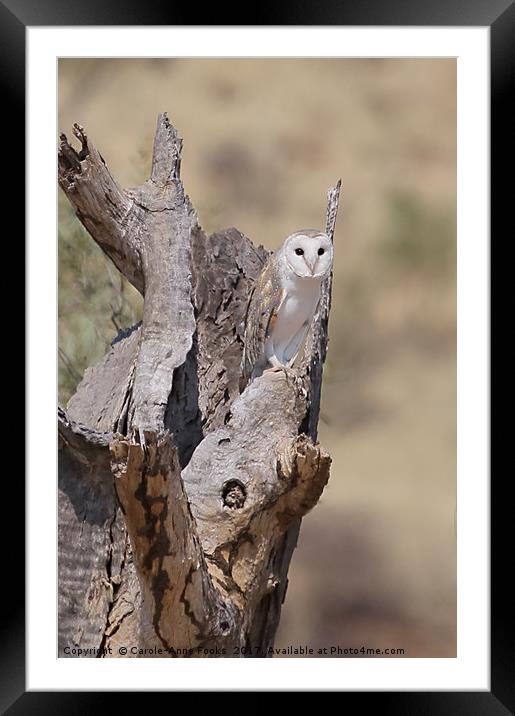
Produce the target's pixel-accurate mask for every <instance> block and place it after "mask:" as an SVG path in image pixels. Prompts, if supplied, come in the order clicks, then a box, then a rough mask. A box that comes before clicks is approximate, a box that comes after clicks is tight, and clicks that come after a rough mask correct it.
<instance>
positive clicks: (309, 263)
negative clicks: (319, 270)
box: [304, 258, 318, 275]
mask: <svg viewBox="0 0 515 716" xmlns="http://www.w3.org/2000/svg"><path fill="white" fill-rule="evenodd" d="M304 261H305V262H306V265H307V267H308V268H309V270H310V271H311V275H313V274H314V273H315V266H316V263H317V261H318V258H316V259H315V260H314V261H308V259H307V258H304Z"/></svg>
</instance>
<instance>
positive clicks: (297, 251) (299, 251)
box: [295, 249, 304, 256]
mask: <svg viewBox="0 0 515 716" xmlns="http://www.w3.org/2000/svg"><path fill="white" fill-rule="evenodd" d="M295 253H296V254H297V256H302V254H303V253H304V249H295Z"/></svg>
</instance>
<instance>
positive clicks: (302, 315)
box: [267, 277, 322, 364]
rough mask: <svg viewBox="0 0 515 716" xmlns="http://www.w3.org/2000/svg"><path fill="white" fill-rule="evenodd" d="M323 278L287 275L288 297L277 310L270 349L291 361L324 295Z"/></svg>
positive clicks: (269, 352)
mask: <svg viewBox="0 0 515 716" xmlns="http://www.w3.org/2000/svg"><path fill="white" fill-rule="evenodd" d="M321 283H322V280H321V279H315V278H312V279H303V278H297V277H295V278H293V277H287V278H285V279H284V284H283V286H284V289H285V297H284V299H283V301H282V303H281V306H280V308H279V311H278V313H277V319H276V321H275V324H274V327H273V330H272V333H271V335H270V342H269V345H268V346H267V353H268V356H267V357H270V355H271V354H275V357H276V358H277V360H278V361H279V362H280V363H282V364H286V363H288V362H289V361H290V360H291V359H292V358H293V357H294V356H295V354H296V353H297V351H298V350H299V347H300V344H302V341H303V340H304V338H305V335H306V333H307V331H308V328H309V326H310V324H311V320H312V318H313V314H314V313H315V310H316V307H317V303H318V299H319V297H320V287H321Z"/></svg>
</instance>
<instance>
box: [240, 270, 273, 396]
mask: <svg viewBox="0 0 515 716" xmlns="http://www.w3.org/2000/svg"><path fill="white" fill-rule="evenodd" d="M275 266H276V260H275V258H274V256H271V257H270V258H269V259H268V261H267V262H266V263H265V265H264V266H263V270H262V271H261V273H260V274H259V276H258V279H257V281H256V283H255V284H254V288H253V289H252V291H251V294H250V297H249V302H248V305H247V315H246V317H245V345H244V347H243V357H242V380H241V382H240V387H241V389H242V390H243V388H244V387H245V385H246V384H247V383H248V381H249V380H250V378H251V376H252V371H253V370H254V367H255V366H256V365H257V364H259V363H262V362H263V361H264V358H265V342H266V339H267V337H268V336H269V335H270V331H271V330H272V328H273V325H274V322H275V319H276V318H277V312H278V311H279V308H280V306H281V303H282V301H283V299H284V289H283V288H282V287H281V285H280V282H279V279H278V277H277V273H276V270H275Z"/></svg>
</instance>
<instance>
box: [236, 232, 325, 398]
mask: <svg viewBox="0 0 515 716" xmlns="http://www.w3.org/2000/svg"><path fill="white" fill-rule="evenodd" d="M332 265H333V244H332V242H331V239H330V238H329V236H328V235H327V234H325V233H324V232H323V231H318V230H316V229H305V230H303V231H296V232H295V233H294V234H290V236H288V237H287V238H286V239H285V240H284V242H283V245H282V246H281V248H280V249H279V250H278V251H277V252H276V253H274V254H272V255H271V256H270V257H269V259H268V260H267V262H266V263H265V265H264V266H263V269H262V271H261V273H260V275H259V276H258V279H257V281H256V283H255V285H254V288H253V289H252V292H251V294H250V298H249V303H248V306H247V315H246V319H245V345H244V349H243V357H242V379H241V383H240V387H241V389H242V390H243V388H244V387H245V385H246V384H247V383H248V382H250V381H251V380H254V378H257V377H258V376H260V375H261V374H262V373H263V372H264V371H265V370H278V369H283V368H285V367H286V368H289V367H291V365H292V364H293V363H294V361H295V358H296V357H297V355H298V353H299V350H300V348H301V346H302V344H303V342H304V340H305V338H306V335H307V333H308V330H309V327H310V325H311V322H312V320H313V317H314V316H315V314H316V311H317V306H318V302H319V300H320V289H321V286H322V282H323V280H324V278H325V277H326V276H327V275H328V274H329V272H330V271H331V268H332Z"/></svg>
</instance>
